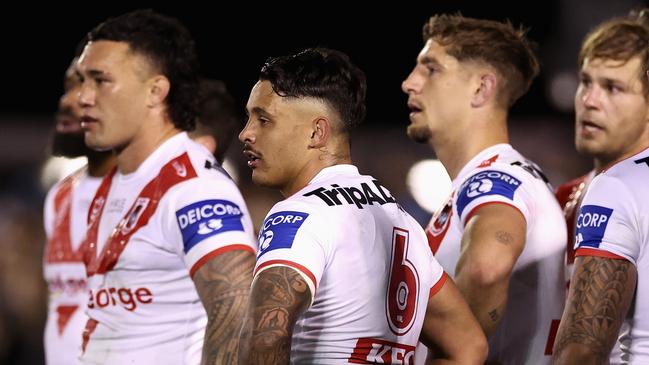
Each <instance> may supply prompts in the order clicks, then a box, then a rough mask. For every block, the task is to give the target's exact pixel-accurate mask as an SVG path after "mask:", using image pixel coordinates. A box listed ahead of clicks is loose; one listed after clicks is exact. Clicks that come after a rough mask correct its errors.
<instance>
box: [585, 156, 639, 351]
mask: <svg viewBox="0 0 649 365" xmlns="http://www.w3.org/2000/svg"><path fill="white" fill-rule="evenodd" d="M647 181H649V149H647V150H644V151H643V152H641V153H639V154H636V155H635V156H632V157H630V158H628V159H625V160H623V161H621V162H618V163H617V164H615V165H613V166H612V167H611V168H609V169H607V170H605V171H603V172H602V173H600V174H599V175H597V176H596V177H595V178H594V179H593V181H592V183H591V184H590V187H589V188H588V191H587V192H586V195H585V196H584V199H583V201H582V205H581V208H580V211H579V216H578V217H577V235H576V238H575V247H576V256H600V257H609V258H617V259H626V260H628V261H630V262H632V263H633V264H634V265H635V266H636V269H637V271H638V283H637V287H636V292H635V297H634V299H633V303H632V304H631V309H630V311H629V313H628V315H627V319H626V320H625V322H624V323H623V327H622V328H623V331H621V333H620V338H619V344H620V345H619V346H620V351H621V352H622V355H621V359H620V363H621V364H648V363H649V317H648V313H649V257H647V254H648V252H647V249H648V248H649V214H647V212H649V197H648V196H647V194H646V192H647Z"/></svg>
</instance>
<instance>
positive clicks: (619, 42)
mask: <svg viewBox="0 0 649 365" xmlns="http://www.w3.org/2000/svg"><path fill="white" fill-rule="evenodd" d="M636 56H638V57H640V61H641V65H640V70H639V71H640V80H641V81H642V88H643V89H644V90H643V92H644V95H645V97H647V96H649V78H648V77H647V76H646V75H647V71H648V70H649V9H642V10H634V11H631V12H630V13H629V14H628V15H627V16H622V17H617V18H613V19H610V20H607V21H605V22H603V23H601V24H599V25H598V26H597V27H596V28H595V29H593V30H592V31H591V32H590V33H588V35H586V38H585V39H584V42H583V43H582V45H581V49H580V50H579V58H578V62H579V64H578V67H582V66H583V64H584V60H585V59H586V58H591V59H593V58H602V59H609V60H614V61H620V62H622V63H626V62H628V61H629V60H630V59H632V58H633V57H636Z"/></svg>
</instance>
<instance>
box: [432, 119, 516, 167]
mask: <svg viewBox="0 0 649 365" xmlns="http://www.w3.org/2000/svg"><path fill="white" fill-rule="evenodd" d="M506 119H507V117H506V115H504V116H501V117H498V118H496V117H492V118H489V119H485V120H482V121H480V119H476V118H474V119H473V120H472V121H471V122H469V123H463V124H459V125H464V126H465V127H466V128H453V129H454V130H456V132H457V133H455V134H452V133H438V134H440V135H439V136H433V137H431V139H430V141H429V144H430V146H431V147H432V148H433V149H434V150H435V154H436V155H437V158H438V159H439V160H440V162H441V163H442V164H443V165H444V167H445V168H446V171H447V172H448V174H449V176H450V177H451V180H454V179H455V178H456V177H457V175H458V174H459V173H460V171H461V170H462V168H463V167H464V166H466V164H467V163H468V162H469V161H470V160H471V159H472V158H473V157H475V156H476V155H477V154H478V153H480V152H481V151H483V150H484V149H486V148H488V147H491V146H493V145H497V144H500V143H509V134H508V132H507V120H506ZM460 129H461V130H460ZM469 129H470V133H467V131H468V130H469ZM451 132H452V131H451Z"/></svg>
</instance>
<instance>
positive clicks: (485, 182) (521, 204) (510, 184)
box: [456, 164, 534, 226]
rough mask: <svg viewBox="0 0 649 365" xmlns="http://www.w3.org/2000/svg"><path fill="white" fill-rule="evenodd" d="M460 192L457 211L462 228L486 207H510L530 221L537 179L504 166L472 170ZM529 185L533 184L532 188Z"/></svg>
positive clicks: (516, 169) (518, 169)
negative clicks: (531, 189)
mask: <svg viewBox="0 0 649 365" xmlns="http://www.w3.org/2000/svg"><path fill="white" fill-rule="evenodd" d="M468 176H469V177H468V178H466V179H465V180H464V181H463V182H462V184H461V185H460V187H459V188H458V189H457V191H458V194H457V196H456V208H457V213H458V216H459V217H460V221H461V222H462V226H464V225H465V224H466V222H467V221H468V220H469V218H471V216H472V215H473V213H474V212H475V211H476V209H478V208H479V207H481V206H483V205H486V204H494V203H499V204H507V205H510V206H512V207H514V208H516V209H517V210H518V211H520V212H521V214H522V215H523V217H524V218H525V221H529V218H530V212H531V211H532V208H531V204H533V199H532V198H531V197H530V194H529V190H528V189H529V188H531V185H532V183H533V181H530V180H531V179H534V177H533V176H531V175H529V174H528V173H527V172H526V171H524V170H523V169H521V168H519V167H516V166H510V165H505V164H498V165H496V164H494V165H491V166H490V167H489V168H488V169H476V170H474V171H472V172H471V173H470V174H469V175H468ZM526 185H530V186H529V187H528V186H526Z"/></svg>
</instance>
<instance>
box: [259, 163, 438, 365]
mask: <svg viewBox="0 0 649 365" xmlns="http://www.w3.org/2000/svg"><path fill="white" fill-rule="evenodd" d="M274 266H289V267H292V268H293V269H295V270H297V271H298V272H299V273H300V274H301V275H302V276H303V277H304V279H305V280H306V282H307V283H308V285H309V289H310V292H311V295H312V299H313V300H312V303H311V305H310V306H309V308H308V309H307V311H306V312H305V313H304V314H303V316H302V317H300V318H298V321H297V323H296V325H295V330H294V332H293V340H292V343H291V363H292V364H340V363H348V362H350V363H357V364H369V363H384V364H412V363H413V361H414V350H415V346H416V344H417V341H418V339H419V334H420V332H421V327H422V324H423V320H424V315H425V312H426V306H427V303H428V299H429V297H430V296H431V295H434V294H435V293H436V292H437V291H438V290H439V289H440V288H441V287H442V285H443V283H444V281H445V279H446V275H445V274H444V272H443V270H442V268H441V266H440V265H439V264H438V263H437V262H436V261H435V259H434V258H433V255H432V254H431V252H430V250H429V249H428V247H427V244H426V236H425V234H424V231H423V229H422V228H421V226H419V224H418V223H417V222H416V221H415V220H414V219H413V218H412V217H411V216H410V215H409V214H408V213H406V212H405V211H404V210H403V209H402V208H401V207H400V206H399V205H398V204H397V203H396V201H395V199H394V198H393V197H392V196H391V194H390V192H389V191H388V190H387V189H386V188H385V187H383V186H381V185H380V184H379V182H378V181H377V180H375V179H374V178H373V177H371V176H363V175H360V174H359V173H358V169H357V168H356V167H355V166H353V165H335V166H331V167H327V168H325V169H323V170H322V171H320V172H319V173H318V175H316V176H315V177H314V178H313V179H312V180H311V182H310V183H309V184H308V185H307V186H306V187H304V188H303V189H302V190H300V191H299V192H297V193H295V194H294V195H292V196H291V197H289V198H288V199H286V200H284V201H281V202H279V203H277V204H276V205H275V206H274V207H273V208H272V209H271V210H270V212H269V213H268V215H267V216H266V219H265V220H264V224H263V227H261V231H260V233H259V254H258V258H257V265H256V268H255V277H257V276H258V275H259V273H260V272H262V271H263V270H265V269H267V268H270V267H274Z"/></svg>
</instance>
